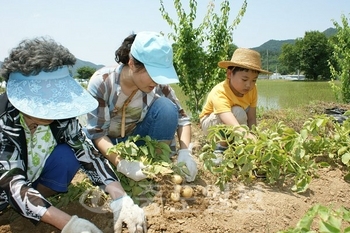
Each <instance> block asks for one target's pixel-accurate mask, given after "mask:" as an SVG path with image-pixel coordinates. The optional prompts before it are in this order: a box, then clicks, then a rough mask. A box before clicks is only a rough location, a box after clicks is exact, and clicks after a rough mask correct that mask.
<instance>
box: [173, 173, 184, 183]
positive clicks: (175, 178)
mask: <svg viewBox="0 0 350 233" xmlns="http://www.w3.org/2000/svg"><path fill="white" fill-rule="evenodd" d="M182 180H183V179H182V177H181V176H180V175H177V174H175V175H172V176H171V181H172V182H173V183H174V184H181V183H182Z"/></svg>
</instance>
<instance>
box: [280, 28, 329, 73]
mask: <svg viewBox="0 0 350 233" xmlns="http://www.w3.org/2000/svg"><path fill="white" fill-rule="evenodd" d="M331 53H332V49H331V46H330V43H329V41H328V38H327V37H326V35H325V34H324V33H321V32H319V31H309V32H305V35H304V37H303V38H298V39H296V40H295V44H285V45H283V46H282V53H281V55H280V57H279V61H280V62H281V64H282V67H284V68H285V69H286V70H287V71H288V72H293V73H298V72H302V73H304V74H305V76H306V78H307V79H310V80H329V77H330V70H329V68H328V65H327V64H328V60H329V58H330V57H331Z"/></svg>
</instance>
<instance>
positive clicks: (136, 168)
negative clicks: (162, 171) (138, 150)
mask: <svg viewBox="0 0 350 233" xmlns="http://www.w3.org/2000/svg"><path fill="white" fill-rule="evenodd" d="M143 168H145V165H143V163H142V162H138V161H127V160H124V159H122V160H120V161H119V163H118V164H117V171H118V172H121V173H123V174H124V175H126V176H127V177H129V178H131V179H133V180H135V181H140V180H143V179H146V178H147V176H146V175H145V174H143V172H142V169H143Z"/></svg>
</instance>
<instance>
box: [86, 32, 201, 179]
mask: <svg viewBox="0 0 350 233" xmlns="http://www.w3.org/2000/svg"><path fill="white" fill-rule="evenodd" d="M115 56H116V57H115V60H116V61H117V63H118V64H116V65H115V66H111V67H104V68H102V69H100V70H98V71H96V72H95V74H94V75H93V76H92V77H91V79H90V81H89V85H88V91H89V92H90V93H91V94H92V96H94V97H95V98H96V99H97V100H98V102H99V106H98V108H97V109H95V110H93V111H92V112H90V113H89V114H87V118H88V120H87V126H86V129H87V135H88V137H89V138H90V139H91V140H92V141H93V142H94V143H95V145H96V147H97V148H98V149H99V150H100V151H101V153H102V154H103V155H105V156H106V158H108V159H109V161H110V162H111V163H113V164H114V165H115V166H116V167H117V170H118V171H119V172H122V173H123V174H125V175H126V176H128V177H129V178H132V179H134V180H136V181H139V180H141V179H144V178H146V176H145V175H144V174H143V173H142V169H143V168H144V165H143V164H142V163H141V162H130V161H126V160H120V159H119V158H118V156H117V155H116V154H109V155H107V151H108V149H109V148H111V147H112V146H113V145H115V144H116V143H118V141H119V142H120V141H125V140H126V139H127V138H128V137H129V136H132V135H140V136H142V137H144V136H146V135H148V136H150V137H151V138H153V139H156V140H158V141H164V142H167V143H169V144H170V143H171V142H172V141H174V136H175V133H176V132H177V135H178V139H179V140H178V141H179V143H180V149H179V150H178V151H177V154H178V156H177V161H178V162H184V163H185V164H186V166H187V168H188V170H189V174H187V175H186V180H187V181H188V182H192V181H194V179H195V177H196V175H197V164H196V162H195V161H194V159H193V157H192V154H191V122H190V119H189V117H187V115H186V114H185V112H184V110H183V109H182V107H181V105H180V103H179V100H178V98H177V97H176V95H175V92H174V90H173V89H172V88H171V87H170V85H169V84H172V83H177V82H179V80H178V76H177V73H176V71H175V68H174V66H173V50H172V46H171V44H170V43H169V42H168V41H167V40H166V39H165V37H164V36H162V35H160V34H159V33H156V32H147V31H145V32H139V33H137V35H136V34H132V35H130V36H128V37H127V38H125V40H124V41H123V43H122V45H121V46H120V47H119V49H118V50H117V51H116V52H115Z"/></svg>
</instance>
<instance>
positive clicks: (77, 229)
mask: <svg viewBox="0 0 350 233" xmlns="http://www.w3.org/2000/svg"><path fill="white" fill-rule="evenodd" d="M61 232H62V233H103V232H102V231H101V230H100V229H98V228H97V227H96V226H95V225H94V224H92V223H91V222H89V221H88V220H85V219H82V218H78V216H76V215H73V216H72V218H71V219H70V220H69V222H68V223H67V224H66V225H65V226H64V227H63V229H62V231H61Z"/></svg>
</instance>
